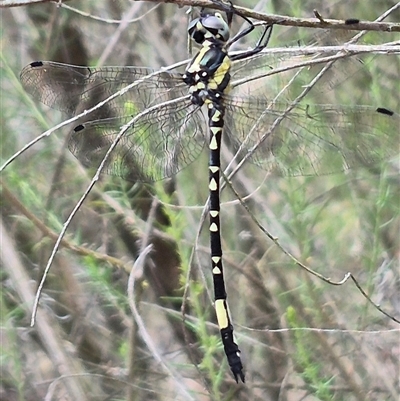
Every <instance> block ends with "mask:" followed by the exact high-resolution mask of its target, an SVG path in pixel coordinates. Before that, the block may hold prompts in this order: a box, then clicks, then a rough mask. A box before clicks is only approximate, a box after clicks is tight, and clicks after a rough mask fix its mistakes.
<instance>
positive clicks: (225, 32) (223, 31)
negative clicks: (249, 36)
mask: <svg viewBox="0 0 400 401" xmlns="http://www.w3.org/2000/svg"><path fill="white" fill-rule="evenodd" d="M188 33H189V36H190V37H191V38H192V39H193V40H194V41H195V42H196V43H198V44H202V43H203V42H204V41H205V40H207V39H217V40H220V41H222V42H227V41H228V39H229V26H228V24H227V23H226V22H225V20H224V19H223V18H222V15H221V14H220V13H215V14H205V15H202V16H200V17H199V18H196V19H194V20H193V21H192V22H191V23H190V24H189V27H188Z"/></svg>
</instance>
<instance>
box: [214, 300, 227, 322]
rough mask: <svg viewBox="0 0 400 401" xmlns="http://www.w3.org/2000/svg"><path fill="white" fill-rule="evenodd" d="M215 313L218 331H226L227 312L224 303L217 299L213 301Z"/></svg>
mask: <svg viewBox="0 0 400 401" xmlns="http://www.w3.org/2000/svg"><path fill="white" fill-rule="evenodd" d="M215 312H216V314H217V321H218V326H219V328H220V329H226V328H227V327H228V324H229V322H228V312H227V310H226V308H225V302H224V300H223V299H217V300H216V301H215Z"/></svg>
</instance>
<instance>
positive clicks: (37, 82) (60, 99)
mask: <svg viewBox="0 0 400 401" xmlns="http://www.w3.org/2000/svg"><path fill="white" fill-rule="evenodd" d="M149 75H150V77H148V76H149ZM146 77H148V78H146ZM20 79H21V83H22V85H23V87H24V89H25V90H26V91H27V92H28V93H29V94H30V95H31V96H32V97H33V98H34V99H36V100H39V101H40V102H42V103H43V104H46V105H47V106H49V107H52V108H55V109H57V110H60V111H63V112H65V113H67V114H68V115H69V116H73V115H77V114H79V113H81V112H82V111H84V110H88V109H90V108H91V107H93V106H95V105H96V104H98V103H99V102H101V101H103V100H105V99H107V98H108V97H109V96H111V95H113V94H114V93H116V92H118V91H120V90H121V89H123V88H125V87H126V86H127V85H129V84H132V83H133V82H135V81H138V84H137V85H136V86H135V87H134V88H132V89H131V90H129V91H128V92H126V93H124V94H122V95H121V96H118V97H117V98H115V99H113V100H112V101H110V102H108V103H107V104H105V105H104V106H102V107H101V108H100V109H98V110H96V111H95V112H93V113H91V114H90V115H89V116H88V117H87V119H90V120H96V119H100V118H109V117H112V116H115V117H117V115H118V113H119V112H120V110H121V108H123V106H124V104H126V102H127V101H128V102H129V107H130V108H131V109H132V107H134V108H135V110H136V111H137V112H139V111H142V110H144V109H146V108H148V107H151V106H153V105H154V104H156V103H159V102H163V101H165V100H168V99H172V98H177V97H181V96H183V95H185V94H186V93H187V87H186V85H185V84H184V83H183V82H182V79H181V76H180V75H179V74H173V73H170V72H159V73H156V71H155V70H152V69H150V68H145V67H100V68H92V67H80V66H74V65H68V64H61V63H55V62H51V61H36V62H34V63H31V64H29V65H27V66H26V67H25V68H24V69H23V70H22V71H21V75H20ZM123 114H127V113H123Z"/></svg>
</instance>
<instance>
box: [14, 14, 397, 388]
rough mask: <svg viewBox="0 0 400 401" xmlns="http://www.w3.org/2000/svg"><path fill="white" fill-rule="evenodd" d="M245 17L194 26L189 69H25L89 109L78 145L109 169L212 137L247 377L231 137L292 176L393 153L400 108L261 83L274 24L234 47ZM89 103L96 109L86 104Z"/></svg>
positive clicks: (218, 304) (234, 357)
mask: <svg viewBox="0 0 400 401" xmlns="http://www.w3.org/2000/svg"><path fill="white" fill-rule="evenodd" d="M243 18H245V17H243ZM245 19H246V21H247V22H248V23H249V24H250V25H249V27H247V28H245V29H244V30H243V31H240V32H239V33H238V34H237V35H236V36H234V37H233V38H231V39H230V28H229V24H228V23H227V22H226V21H225V20H224V18H223V16H222V15H221V14H220V13H205V12H202V13H201V15H200V17H199V18H196V19H194V20H193V21H192V22H191V23H190V25H189V27H188V34H189V36H190V38H191V39H192V40H193V41H194V42H195V43H197V45H199V46H200V50H199V51H198V53H197V54H196V55H195V56H194V57H193V58H192V59H191V60H190V62H189V64H188V65H187V66H186V69H185V71H183V72H173V71H167V70H155V69H151V68H147V67H99V68H96V67H86V66H74V65H67V64H61V63H56V62H51V61H36V62H33V63H31V64H29V65H27V66H26V67H25V68H24V69H23V70H22V72H21V76H20V79H21V82H22V85H23V87H24V88H25V90H26V91H27V92H28V93H29V94H30V95H31V96H32V97H33V98H34V99H36V100H38V101H40V102H42V103H44V104H46V105H48V106H50V107H52V108H55V109H58V110H60V111H63V112H65V113H67V114H68V115H69V116H76V115H80V114H82V117H81V120H80V121H79V124H77V125H76V126H75V128H74V129H73V130H72V132H71V133H70V139H69V144H68V146H69V149H70V151H71V152H72V153H73V154H74V155H75V156H76V157H77V159H78V160H79V161H80V162H81V163H82V164H83V165H84V166H87V167H98V166H99V165H101V163H103V170H102V172H104V173H107V174H110V175H115V176H119V177H122V178H123V179H126V180H128V181H132V182H154V181H158V180H162V179H165V178H167V177H171V176H174V175H175V174H177V173H178V172H179V171H180V170H181V169H183V168H185V167H186V166H188V165H189V164H191V163H192V162H194V161H195V160H196V159H197V158H198V157H199V155H200V153H201V152H202V151H203V149H204V147H205V146H206V144H208V148H209V166H208V171H209V184H208V189H209V204H208V213H209V231H210V254H211V270H212V275H213V283H214V298H215V304H214V305H215V310H216V316H217V322H218V326H219V330H220V334H221V339H222V344H223V347H224V351H225V354H226V357H227V360H228V364H229V366H230V369H231V371H232V373H233V376H234V378H235V380H236V382H239V379H240V380H241V381H242V382H244V381H245V375H244V367H243V364H242V361H241V357H240V350H239V347H238V345H237V343H236V341H235V338H234V333H233V325H232V320H231V316H230V313H229V311H228V305H227V292H226V286H225V280H224V269H223V263H222V262H223V258H222V246H221V228H220V226H221V221H220V184H221V183H220V173H221V171H220V169H221V146H222V143H223V142H226V140H224V139H223V138H226V139H228V142H229V145H227V146H229V147H230V148H231V149H232V151H233V154H234V155H235V156H234V158H235V159H236V160H239V161H240V160H242V161H245V160H249V161H250V162H252V163H254V164H256V165H257V166H259V167H261V168H263V169H265V170H268V171H274V172H277V173H279V174H284V175H314V174H327V173H332V172H335V171H338V170H339V171H340V170H344V169H347V168H351V167H353V166H356V165H360V164H370V163H376V162H379V161H382V160H386V159H388V158H390V157H391V156H393V154H394V152H395V151H396V149H397V148H398V140H399V138H398V127H399V125H400V116H399V114H398V113H397V112H395V111H392V110H389V109H388V108H385V107H383V106H382V107H370V106H355V107H349V106H333V105H323V104H318V105H311V104H304V103H302V102H300V100H301V92H302V90H303V85H301V82H300V85H299V86H298V88H300V89H299V96H297V94H296V96H294V95H293V94H290V96H293V98H295V99H296V100H295V101H293V102H285V101H280V99H279V98H278V97H275V96H272V93H269V92H267V93H266V92H265V88H264V87H262V86H261V89H262V90H261V91H260V90H259V89H260V85H259V83H258V82H259V80H261V79H264V78H266V77H267V76H269V75H272V74H273V73H274V72H276V71H274V69H272V68H271V67H270V65H269V63H268V60H267V59H266V56H265V54H264V53H263V50H264V49H265V47H266V46H267V43H268V40H269V37H270V34H271V27H270V26H266V27H264V28H263V33H262V35H261V38H260V39H259V40H258V42H257V43H256V46H255V47H254V48H252V49H250V50H247V51H242V52H231V51H230V48H231V46H232V45H233V44H234V43H236V42H237V41H239V40H240V39H241V38H243V37H244V36H246V35H247V34H248V33H250V32H251V31H252V30H253V29H254V25H253V24H252V23H251V21H250V20H248V19H247V18H245ZM307 65H308V66H309V65H311V64H305V66H307ZM286 70H287V69H286V68H285V69H283V70H282V71H286ZM286 74H287V72H283V75H284V76H285V75H286ZM296 74H297V72H296V73H295V74H294V75H293V77H294V76H297V75H296ZM291 77H292V76H291ZM299 79H300V78H299ZM288 81H290V79H288ZM277 82H279V80H278V81H277ZM278 86H279V85H278ZM127 88H128V89H127ZM260 92H261V93H260ZM262 92H264V93H262ZM114 94H118V96H113V95H114ZM284 96H286V97H288V96H289V95H287V94H286V95H284ZM110 97H111V98H110ZM109 98H110V99H109ZM108 99H109V100H108ZM105 100H108V101H107V102H105ZM96 105H100V106H99V107H94V106H96ZM89 109H90V110H92V111H91V113H90V114H85V113H83V112H84V111H85V110H89ZM122 130H123V131H122ZM121 132H122V133H123V135H121ZM110 147H113V151H112V153H109V149H110Z"/></svg>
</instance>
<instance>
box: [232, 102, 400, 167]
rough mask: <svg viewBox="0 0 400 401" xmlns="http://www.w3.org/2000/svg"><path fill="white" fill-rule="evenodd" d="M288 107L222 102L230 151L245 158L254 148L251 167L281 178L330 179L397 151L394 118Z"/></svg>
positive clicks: (381, 112) (366, 110)
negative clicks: (279, 175) (303, 176)
mask: <svg viewBox="0 0 400 401" xmlns="http://www.w3.org/2000/svg"><path fill="white" fill-rule="evenodd" d="M288 106H289V105H288V104H287V103H271V102H268V100H266V99H261V98H254V97H253V98H252V97H249V98H247V99H245V100H244V99H243V100H241V99H238V98H231V99H227V101H226V108H227V112H226V119H225V128H226V133H227V135H229V140H230V141H231V142H232V143H233V144H234V145H233V146H234V148H235V150H238V149H242V150H241V153H242V155H244V154H245V153H246V152H248V151H249V150H251V149H255V152H254V153H253V155H252V156H251V158H250V160H251V161H252V162H253V163H255V164H257V165H259V166H260V167H262V168H264V169H266V170H274V171H275V172H278V173H280V174H283V175H316V174H317V175H318V174H329V173H333V172H338V171H341V170H345V169H348V168H350V167H354V166H357V165H366V164H374V163H377V162H379V161H382V160H384V159H386V158H388V157H390V156H393V155H396V154H398V152H399V144H400V133H399V126H400V116H399V114H397V113H394V112H390V111H389V110H386V109H375V108H373V107H368V106H364V107H363V106H359V107H348V106H343V107H340V106H333V105H297V106H295V107H294V108H293V109H292V110H291V111H289V112H286V111H287V109H288ZM282 116H284V118H282ZM280 120H281V121H280ZM263 138H264V139H263Z"/></svg>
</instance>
